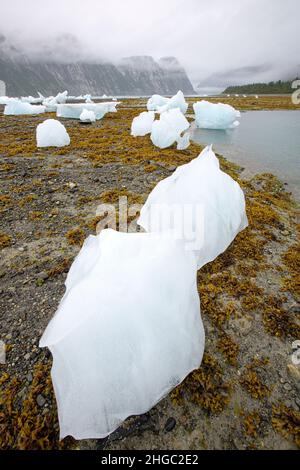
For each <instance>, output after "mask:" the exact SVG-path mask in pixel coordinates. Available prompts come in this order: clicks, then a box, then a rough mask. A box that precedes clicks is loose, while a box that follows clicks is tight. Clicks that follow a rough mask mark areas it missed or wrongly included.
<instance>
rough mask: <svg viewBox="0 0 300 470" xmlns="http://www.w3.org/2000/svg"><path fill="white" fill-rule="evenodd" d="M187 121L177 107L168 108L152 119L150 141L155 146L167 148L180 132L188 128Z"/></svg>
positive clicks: (177, 137)
mask: <svg viewBox="0 0 300 470" xmlns="http://www.w3.org/2000/svg"><path fill="white" fill-rule="evenodd" d="M189 125H190V124H189V122H188V120H187V119H186V118H185V116H184V115H183V114H182V113H181V111H180V110H179V109H178V108H175V109H170V110H169V111H165V112H164V113H162V114H161V115H160V118H159V120H157V121H154V123H153V125H152V131H151V136H150V138H151V141H152V143H153V144H154V145H155V146H156V147H160V148H167V147H170V145H172V144H174V142H175V141H176V140H177V139H179V137H180V134H181V133H182V132H183V131H185V130H186V129H188V128H189Z"/></svg>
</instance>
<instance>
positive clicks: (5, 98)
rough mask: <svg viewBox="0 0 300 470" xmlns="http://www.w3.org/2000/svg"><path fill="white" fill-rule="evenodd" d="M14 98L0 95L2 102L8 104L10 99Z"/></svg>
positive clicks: (0, 102) (0, 101)
mask: <svg viewBox="0 0 300 470" xmlns="http://www.w3.org/2000/svg"><path fill="white" fill-rule="evenodd" d="M13 99H14V98H10V97H9V96H0V104H8V103H9V102H10V100H13Z"/></svg>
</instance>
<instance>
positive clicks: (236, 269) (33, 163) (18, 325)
mask: <svg viewBox="0 0 300 470" xmlns="http://www.w3.org/2000/svg"><path fill="white" fill-rule="evenodd" d="M197 99H198V98H197ZM206 99H208V98H206ZM195 100H196V99H190V98H189V99H188V101H189V103H190V112H192V108H191V103H192V102H194V101H195ZM209 100H210V99H209ZM211 101H214V102H216V101H222V102H228V103H229V104H232V105H233V106H235V107H236V108H238V109H241V110H242V109H247V110H250V109H255V110H257V109H299V106H296V105H293V104H292V102H291V98H290V97H288V96H282V97H272V96H264V97H260V98H259V99H258V100H257V99H255V98H254V97H248V98H235V97H231V98H224V99H223V97H220V98H214V99H212V100H211ZM145 103H146V101H145V100H143V99H136V100H123V101H122V104H121V105H120V106H119V108H118V112H117V113H110V114H107V115H106V116H105V117H104V118H103V119H102V120H100V121H97V122H96V123H95V124H93V125H82V124H80V123H79V122H78V121H76V120H70V119H61V122H63V124H64V125H65V127H66V129H67V131H68V133H69V135H70V137H71V144H70V145H69V146H68V147H64V148H59V149H54V148H45V149H37V147H36V142H35V129H36V126H37V124H39V123H40V122H42V121H44V120H45V119H46V118H54V117H55V115H54V113H49V114H47V115H42V116H41V115H40V116H4V115H3V114H2V109H3V107H1V109H0V180H1V194H0V210H1V226H0V249H1V260H0V279H1V286H0V290H1V300H0V325H1V326H0V340H2V341H4V343H5V345H6V363H5V364H0V448H1V449H102V448H105V449H149V450H150V449H174V450H181V449H297V448H298V447H300V400H299V390H300V365H299V364H297V363H295V362H296V361H295V360H294V359H293V358H294V356H293V353H294V350H293V342H294V341H296V340H299V339H300V309H299V299H300V289H299V267H300V244H299V212H298V207H297V205H296V203H295V202H294V200H293V198H292V196H291V195H290V194H289V193H288V192H286V189H285V186H284V185H283V184H282V183H281V182H280V181H279V180H278V179H277V178H276V177H274V176H273V175H272V174H262V175H255V176H253V177H251V178H249V179H246V178H244V177H243V173H242V170H241V168H240V167H239V166H237V165H236V164H233V163H231V162H230V161H228V160H226V158H224V157H223V156H221V155H219V159H220V162H221V166H222V169H223V170H224V171H225V172H227V173H229V174H230V175H231V176H232V177H233V178H234V179H235V180H237V181H238V182H239V184H240V185H241V187H242V188H243V190H244V192H245V196H246V205H247V215H248V218H249V227H248V228H247V229H246V230H244V231H243V232H241V233H240V234H239V235H238V236H237V237H236V239H235V240H234V242H233V243H232V244H231V246H230V247H229V248H228V249H227V250H226V252H225V253H223V254H222V255H220V256H219V257H218V258H217V259H216V260H215V261H214V262H212V263H209V264H208V265H206V266H205V267H204V268H202V269H201V270H200V271H199V272H198V288H199V294H200V297H201V315H202V318H203V322H204V326H205V332H206V347H205V355H204V359H203V362H202V365H201V367H200V369H198V370H196V371H194V372H192V373H191V374H190V375H189V376H188V377H187V378H186V380H185V381H184V382H183V383H182V384H181V385H180V386H179V387H177V388H176V389H174V390H173V391H172V393H171V394H170V395H169V396H167V397H166V398H165V399H163V400H162V401H161V402H160V403H159V404H158V405H156V406H155V407H154V408H152V409H151V410H150V411H149V412H148V413H146V414H145V415H142V416H139V417H130V418H128V420H127V421H126V422H125V423H124V425H123V426H121V427H120V428H119V429H118V430H117V431H116V432H114V433H113V434H112V435H111V436H110V437H109V438H107V439H103V440H99V439H98V440H82V441H75V440H74V439H73V438H71V437H68V438H66V439H64V440H63V441H59V427H58V421H57V410H56V402H55V398H54V394H53V389H52V383H51V377H50V369H51V355H50V353H49V352H48V351H47V350H45V349H39V348H38V341H39V338H40V337H41V335H42V333H43V331H44V329H45V327H46V325H47V324H48V322H49V320H50V318H51V317H52V316H53V314H54V313H55V310H56V308H57V305H58V303H59V301H60V298H61V297H62V295H63V293H64V280H65V278H66V274H67V272H68V269H69V267H70V265H71V263H72V261H73V259H74V257H75V256H76V254H77V253H78V251H79V249H80V246H81V245H82V243H83V241H84V239H85V237H87V236H88V235H89V234H95V230H96V225H97V222H98V221H99V217H98V216H97V215H96V209H97V206H98V205H99V204H100V203H103V202H109V203H112V204H116V207H117V203H118V198H119V196H127V197H128V201H129V203H132V204H134V203H138V204H140V203H143V202H144V201H145V199H146V197H147V195H148V194H149V192H150V191H151V190H152V188H153V187H154V186H155V185H156V184H157V183H158V182H159V181H160V180H161V179H163V178H165V177H167V176H168V175H170V174H171V173H172V172H173V171H174V170H175V168H176V167H177V166H178V165H180V164H183V163H187V162H189V161H190V160H191V159H193V158H195V157H196V156H197V155H198V154H199V153H200V151H201V150H202V147H201V146H200V145H198V144H195V143H192V144H191V145H190V147H189V148H188V149H187V150H184V151H178V150H176V148H175V146H174V147H171V148H168V149H164V150H161V149H158V148H155V147H154V146H153V145H152V143H151V141H150V139H149V136H146V137H137V138H134V137H132V136H130V126H131V121H132V119H133V117H135V116H137V115H138V114H139V113H140V112H141V111H144V110H145ZM225 157H226V155H225Z"/></svg>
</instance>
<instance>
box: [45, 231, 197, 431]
mask: <svg viewBox="0 0 300 470" xmlns="http://www.w3.org/2000/svg"><path fill="white" fill-rule="evenodd" d="M196 270H197V266H196V259H195V256H194V254H193V253H192V252H191V251H190V252H188V251H186V250H185V246H184V243H183V242H182V241H180V240H175V239H174V237H172V236H171V237H170V236H169V235H168V234H151V233H122V232H116V231H114V230H111V229H106V230H102V231H101V233H100V234H99V235H97V236H93V235H90V236H89V237H88V238H87V240H86V241H85V243H84V245H83V247H82V249H81V251H80V253H79V255H78V256H77V257H76V259H75V261H74V263H73V264H72V266H71V269H70V271H69V273H68V276H67V279H66V293H65V295H64V297H63V299H62V301H61V303H60V305H59V307H58V311H57V313H56V314H55V316H54V317H53V319H52V320H51V322H50V323H49V325H48V327H47V329H46V331H45V333H44V335H43V337H42V339H41V341H40V347H45V346H47V347H48V348H49V349H50V350H51V352H52V355H53V367H52V372H51V375H52V380H53V383H54V390H55V393H56V399H57V403H58V415H59V424H60V437H61V438H64V437H65V436H67V435H71V436H74V437H75V438H76V439H87V438H102V437H105V436H107V435H108V434H110V433H111V432H112V431H114V430H115V429H116V428H117V427H119V425H120V424H121V423H122V422H123V421H124V419H125V418H127V417H128V416H131V415H138V414H142V413H145V412H147V411H148V410H149V409H150V408H152V407H153V406H154V405H155V404H156V403H157V402H158V401H160V400H161V399H162V398H163V397H164V396H166V395H167V394H168V393H169V392H170V391H171V390H172V389H173V388H174V387H176V386H177V385H178V384H179V383H181V382H182V380H183V379H184V378H185V377H186V376H187V375H188V374H189V373H190V372H191V371H192V370H194V369H196V368H198V367H199V366H200V363H201V360H202V356H203V350H204V340H205V335H204V329H203V324H202V320H201V315H200V303H199V295H198V292H197V284H196ZM87 398H88V399H87Z"/></svg>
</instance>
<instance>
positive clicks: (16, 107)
mask: <svg viewBox="0 0 300 470" xmlns="http://www.w3.org/2000/svg"><path fill="white" fill-rule="evenodd" d="M45 109H46V108H45V106H41V105H34V104H30V103H23V102H22V101H20V100H18V99H10V100H9V102H8V103H7V105H6V106H5V108H4V114H5V115H7V116H18V115H26V114H41V113H44V112H45Z"/></svg>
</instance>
